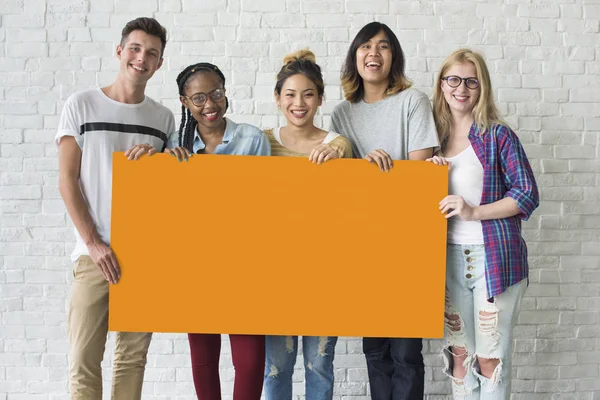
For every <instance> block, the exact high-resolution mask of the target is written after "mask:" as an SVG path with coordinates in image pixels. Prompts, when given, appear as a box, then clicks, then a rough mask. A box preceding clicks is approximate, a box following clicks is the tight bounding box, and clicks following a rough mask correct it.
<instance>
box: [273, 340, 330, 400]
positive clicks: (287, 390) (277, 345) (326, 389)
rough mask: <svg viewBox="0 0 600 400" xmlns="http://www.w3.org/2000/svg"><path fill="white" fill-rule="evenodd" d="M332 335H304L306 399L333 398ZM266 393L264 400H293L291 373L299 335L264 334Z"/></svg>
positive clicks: (326, 399)
mask: <svg viewBox="0 0 600 400" xmlns="http://www.w3.org/2000/svg"><path fill="white" fill-rule="evenodd" d="M337 339H338V338H337V337H335V336H303V337H302V353H303V356H304V370H305V372H304V374H305V375H304V376H305V380H306V382H305V385H306V400H331V399H332V397H333V357H334V355H335V345H336V343H337ZM266 345H267V362H266V366H265V381H264V388H265V395H266V399H267V400H291V399H292V375H293V373H294V365H295V364H296V356H297V354H298V336H267V337H266Z"/></svg>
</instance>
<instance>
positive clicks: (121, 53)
mask: <svg viewBox="0 0 600 400" xmlns="http://www.w3.org/2000/svg"><path fill="white" fill-rule="evenodd" d="M161 49H162V43H161V41H160V38H159V37H157V36H153V35H148V34H147V33H146V32H144V31H141V30H135V31H133V32H131V33H130V34H129V36H128V37H127V40H126V41H125V43H124V44H123V45H121V44H119V45H118V46H117V58H118V59H119V61H120V72H119V73H120V74H122V75H123V76H124V77H126V79H127V80H129V81H131V82H132V83H133V84H136V85H139V84H146V82H148V80H149V79H150V78H152V76H153V75H154V73H155V72H156V71H157V70H158V69H159V68H160V67H161V65H162V62H163V59H162V58H161Z"/></svg>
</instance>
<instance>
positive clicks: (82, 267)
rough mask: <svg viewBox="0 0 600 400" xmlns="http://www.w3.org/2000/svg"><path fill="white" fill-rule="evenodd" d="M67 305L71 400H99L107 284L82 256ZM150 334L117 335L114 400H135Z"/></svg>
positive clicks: (106, 323)
mask: <svg viewBox="0 0 600 400" xmlns="http://www.w3.org/2000/svg"><path fill="white" fill-rule="evenodd" d="M73 275H74V277H75V279H74V281H73V288H72V292H71V301H70V303H69V319H68V322H67V324H68V331H69V369H70V376H71V382H70V388H71V398H72V399H73V400H80V399H81V400H83V399H85V400H96V399H98V400H101V399H102V368H101V367H100V363H101V362H102V357H103V356H104V347H105V344H106V335H107V333H108V285H109V284H108V282H107V281H106V280H105V279H104V276H103V275H102V272H101V271H100V268H98V267H97V266H96V265H95V264H94V262H93V261H92V259H91V258H90V257H88V256H81V257H80V258H79V259H78V260H77V262H76V263H75V267H74V270H73ZM151 338H152V334H151V333H137V332H118V333H117V337H116V346H115V357H114V361H113V381H112V396H111V398H112V399H113V400H138V399H141V397H142V382H143V380H144V369H145V366H146V353H147V352H148V346H149V345H150V339H151Z"/></svg>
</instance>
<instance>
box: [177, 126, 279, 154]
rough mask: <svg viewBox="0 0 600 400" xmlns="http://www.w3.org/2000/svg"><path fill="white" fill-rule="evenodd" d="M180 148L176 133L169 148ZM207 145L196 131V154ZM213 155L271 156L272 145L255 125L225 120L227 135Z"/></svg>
mask: <svg viewBox="0 0 600 400" xmlns="http://www.w3.org/2000/svg"><path fill="white" fill-rule="evenodd" d="M177 146H179V135H178V134H177V133H174V134H172V135H171V137H170V138H169V143H168V144H167V147H168V148H169V149H173V148H175V147H177ZM204 148H206V145H205V144H204V142H203V141H202V139H201V138H200V135H199V134H198V130H197V129H196V130H195V131H194V147H193V149H194V153H198V152H199V151H201V150H204ZM213 154H231V155H240V156H270V155H271V145H270V144H269V139H267V137H266V136H265V134H264V133H263V131H261V130H260V129H259V128H257V127H256V126H254V125H250V124H236V123H235V122H233V121H232V120H230V119H229V118H225V134H224V135H223V143H221V144H219V145H217V147H216V148H215V151H214V153H213Z"/></svg>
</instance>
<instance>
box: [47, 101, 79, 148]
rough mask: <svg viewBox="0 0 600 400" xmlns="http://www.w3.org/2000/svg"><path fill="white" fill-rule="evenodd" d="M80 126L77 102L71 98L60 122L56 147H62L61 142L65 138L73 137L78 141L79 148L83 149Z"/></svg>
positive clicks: (55, 139)
mask: <svg viewBox="0 0 600 400" xmlns="http://www.w3.org/2000/svg"><path fill="white" fill-rule="evenodd" d="M79 125H80V124H79V119H78V118H77V112H76V104H75V101H74V100H73V98H72V97H69V98H68V99H67V101H66V102H65V105H64V106H63V109H62V112H61V114H60V119H59V120H58V128H57V130H56V136H55V137H54V142H55V143H56V145H57V146H58V145H60V140H61V139H62V138H63V137H64V136H73V137H74V138H75V140H77V144H79V147H82V145H83V143H82V136H81V128H80V126H79Z"/></svg>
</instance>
